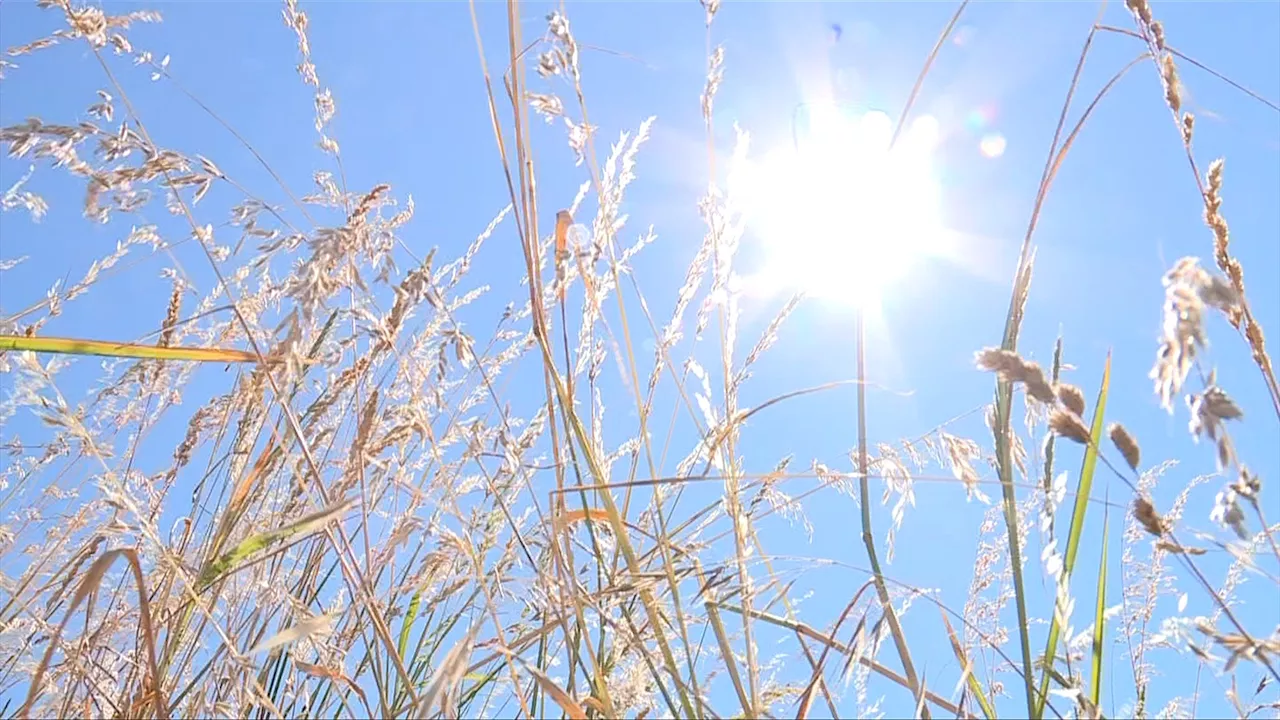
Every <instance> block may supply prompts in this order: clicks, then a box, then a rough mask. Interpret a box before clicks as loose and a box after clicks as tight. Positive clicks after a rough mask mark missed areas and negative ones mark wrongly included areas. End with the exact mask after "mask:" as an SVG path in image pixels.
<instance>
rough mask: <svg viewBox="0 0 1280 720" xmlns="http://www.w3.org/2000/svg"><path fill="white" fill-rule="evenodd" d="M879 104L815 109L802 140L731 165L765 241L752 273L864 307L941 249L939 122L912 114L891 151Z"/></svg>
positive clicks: (751, 221)
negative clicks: (859, 110)
mask: <svg viewBox="0 0 1280 720" xmlns="http://www.w3.org/2000/svg"><path fill="white" fill-rule="evenodd" d="M892 134H893V125H892V122H891V121H890V119H889V116H888V115H886V114H884V113H882V112H878V111H873V112H868V113H865V114H863V115H862V116H861V117H858V118H848V117H845V116H843V115H842V114H841V113H840V112H839V111H838V110H837V109H835V108H830V109H826V108H821V107H819V108H816V109H815V110H813V115H812V120H811V129H810V132H809V133H808V137H807V138H806V139H805V140H803V141H801V142H799V143H798V145H799V147H796V148H791V147H788V148H785V149H779V150H776V151H774V152H772V153H769V154H767V155H765V156H764V157H762V158H760V159H758V160H754V161H752V160H746V161H743V162H742V163H741V165H740V166H739V167H735V168H733V169H732V171H731V176H730V178H729V182H730V191H731V192H732V193H734V194H735V195H736V196H737V197H739V198H741V199H742V202H741V205H742V206H743V207H745V208H746V214H747V217H746V222H747V226H748V227H749V228H751V229H752V230H753V231H754V233H755V235H756V236H757V237H759V238H760V239H761V241H762V242H763V250H764V258H763V264H762V267H763V269H762V271H761V277H759V278H758V279H759V280H761V281H763V282H764V283H766V284H768V285H770V286H773V287H790V288H796V289H803V290H805V291H806V292H808V293H810V294H813V295H817V296H819V297H824V298H827V299H830V300H834V301H837V302H840V303H847V304H850V305H853V306H856V307H860V308H864V309H876V308H878V307H879V302H880V299H881V297H882V296H883V294H884V292H885V291H886V290H887V289H888V288H889V287H890V286H891V285H893V284H894V283H895V282H897V281H899V280H901V279H902V277H903V276H904V275H905V274H906V273H907V272H908V271H909V270H910V269H911V267H912V266H913V265H915V264H916V263H917V262H919V261H920V260H922V259H923V258H926V257H929V256H934V255H942V254H946V250H947V249H946V248H945V247H944V245H945V243H946V240H947V235H948V234H947V233H946V231H945V229H944V228H943V225H942V222H941V220H940V211H939V206H940V197H939V195H940V192H939V190H940V188H939V183H938V180H937V178H936V174H935V172H934V168H933V151H934V148H935V146H936V145H937V141H938V122H937V121H936V120H935V119H934V118H932V117H929V116H923V117H920V118H918V119H917V120H915V121H914V122H913V123H911V125H910V126H909V128H907V129H906V130H905V131H904V132H903V134H902V137H900V138H899V139H898V142H897V143H896V144H895V145H894V146H893V147H892V148H891V147H890V140H891V137H892Z"/></svg>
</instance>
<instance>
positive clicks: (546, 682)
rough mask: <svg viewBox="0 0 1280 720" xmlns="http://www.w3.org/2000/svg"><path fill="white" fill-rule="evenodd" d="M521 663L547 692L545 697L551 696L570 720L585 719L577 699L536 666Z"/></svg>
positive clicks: (584, 712) (584, 713) (585, 714)
mask: <svg viewBox="0 0 1280 720" xmlns="http://www.w3.org/2000/svg"><path fill="white" fill-rule="evenodd" d="M522 664H523V665H524V669H525V671H527V672H528V673H529V674H530V675H532V676H533V679H534V680H536V681H537V682H538V687H541V688H542V691H543V692H545V693H546V694H547V697H549V698H551V700H552V701H553V702H554V703H555V704H556V705H559V706H560V709H561V710H563V711H564V714H565V715H568V716H569V717H570V718H572V720H587V712H586V711H585V710H583V709H582V706H581V705H579V704H578V703H577V701H576V700H574V699H573V697H572V696H571V695H569V693H567V692H565V689H564V688H562V687H560V686H559V685H557V684H556V682H555V681H554V680H552V679H551V678H550V677H549V676H548V675H547V674H546V673H544V672H543V671H541V670H539V669H538V668H537V667H534V666H533V665H531V664H529V663H522ZM597 702H598V701H597Z"/></svg>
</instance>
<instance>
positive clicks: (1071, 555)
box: [1033, 352, 1111, 718]
mask: <svg viewBox="0 0 1280 720" xmlns="http://www.w3.org/2000/svg"><path fill="white" fill-rule="evenodd" d="M1110 385H1111V353H1109V352H1108V353H1107V362H1106V365H1105V366H1104V367H1103V370H1102V387H1101V389H1099V390H1098V401H1097V403H1096V404H1095V405H1094V409H1093V425H1092V427H1090V428H1089V438H1090V440H1089V446H1088V447H1086V448H1085V450H1084V462H1083V463H1082V464H1081V466H1080V484H1079V485H1078V486H1077V487H1076V502H1075V508H1074V509H1073V510H1072V513H1071V532H1070V534H1069V535H1068V536H1067V552H1066V557H1065V559H1064V561H1063V569H1062V572H1063V573H1065V574H1066V577H1065V578H1064V579H1063V582H1066V583H1070V582H1071V571H1072V570H1073V569H1074V568H1075V565H1076V553H1077V552H1079V550H1080V538H1081V537H1082V536H1083V535H1084V521H1085V512H1086V511H1087V510H1088V509H1089V492H1090V490H1091V489H1092V488H1093V471H1094V468H1095V467H1097V465H1098V448H1099V447H1101V442H1102V434H1103V432H1104V430H1105V423H1104V422H1103V417H1104V415H1105V414H1106V409H1107V391H1108V388H1109V387H1110ZM1061 634H1062V626H1061V625H1060V624H1059V622H1058V614H1057V613H1056V612H1055V613H1054V614H1053V621H1052V623H1051V624H1050V625H1049V638H1048V640H1047V641H1046V643H1045V651H1044V663H1045V673H1044V674H1043V675H1042V676H1041V677H1040V692H1039V693H1038V694H1037V696H1036V707H1035V710H1036V712H1035V713H1034V715H1033V717H1036V718H1040V717H1043V716H1044V703H1045V697H1046V695H1045V693H1046V692H1047V691H1048V689H1049V672H1048V671H1049V670H1051V669H1052V668H1053V659H1054V657H1055V654H1056V653H1057V651H1058V639H1059V636H1060V635H1061Z"/></svg>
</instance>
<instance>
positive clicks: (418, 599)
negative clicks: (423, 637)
mask: <svg viewBox="0 0 1280 720" xmlns="http://www.w3.org/2000/svg"><path fill="white" fill-rule="evenodd" d="M421 603H422V589H421V588H419V589H418V591H417V592H415V593H414V594H413V597H412V598H410V599H409V608H408V609H407V610H405V613H404V622H403V623H402V624H401V625H400V639H399V640H398V641H397V642H396V651H397V652H399V653H400V657H404V652H405V649H406V648H407V646H408V645H409V630H410V628H412V627H413V621H414V620H416V619H417V618H418V605H420V604H421Z"/></svg>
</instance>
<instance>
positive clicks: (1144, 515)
mask: <svg viewBox="0 0 1280 720" xmlns="http://www.w3.org/2000/svg"><path fill="white" fill-rule="evenodd" d="M1133 518H1134V519H1135V520H1137V521H1138V524H1139V525H1141V526H1142V529H1143V530H1146V531H1147V532H1148V533H1149V534H1151V535H1154V536H1156V537H1160V536H1162V535H1164V532H1165V526H1164V521H1163V520H1162V519H1161V518H1160V514H1159V513H1157V512H1156V508H1155V506H1154V505H1152V504H1151V501H1150V500H1148V499H1147V498H1145V497H1142V496H1141V495H1140V496H1138V497H1136V498H1134V499H1133Z"/></svg>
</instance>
